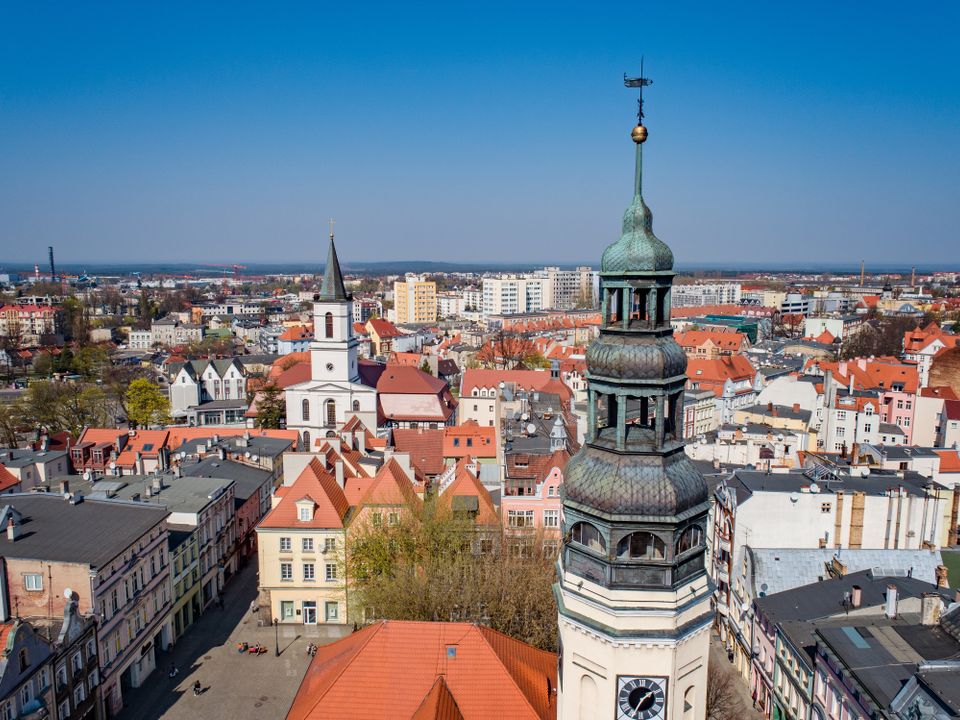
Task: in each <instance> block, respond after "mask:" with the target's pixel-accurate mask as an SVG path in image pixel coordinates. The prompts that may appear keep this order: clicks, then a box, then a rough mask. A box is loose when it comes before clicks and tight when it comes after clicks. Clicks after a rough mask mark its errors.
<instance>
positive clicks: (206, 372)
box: [169, 358, 247, 425]
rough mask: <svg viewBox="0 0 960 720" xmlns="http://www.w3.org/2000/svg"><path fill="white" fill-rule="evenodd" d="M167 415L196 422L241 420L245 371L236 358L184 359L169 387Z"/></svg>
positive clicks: (212, 423)
mask: <svg viewBox="0 0 960 720" xmlns="http://www.w3.org/2000/svg"><path fill="white" fill-rule="evenodd" d="M169 394H170V415H171V417H173V418H174V419H179V420H183V419H187V420H190V421H192V422H194V423H195V424H197V425H223V424H227V425H232V424H237V423H242V422H243V413H244V412H245V411H246V409H247V371H246V370H245V369H244V367H243V365H242V364H241V363H240V362H239V361H238V360H237V359H236V358H224V359H222V360H188V361H187V362H185V363H184V364H183V365H182V366H181V367H180V369H179V370H178V371H177V373H176V375H174V377H173V381H172V382H171V383H170V387H169Z"/></svg>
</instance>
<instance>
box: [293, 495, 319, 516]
mask: <svg viewBox="0 0 960 720" xmlns="http://www.w3.org/2000/svg"><path fill="white" fill-rule="evenodd" d="M314 507H315V505H314V502H313V500H311V499H310V498H308V497H306V498H303V499H302V500H298V501H297V520H299V521H300V522H310V521H311V520H313V510H314Z"/></svg>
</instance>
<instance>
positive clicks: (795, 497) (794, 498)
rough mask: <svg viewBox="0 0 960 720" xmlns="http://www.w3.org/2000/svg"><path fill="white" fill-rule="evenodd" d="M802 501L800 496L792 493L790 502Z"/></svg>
mask: <svg viewBox="0 0 960 720" xmlns="http://www.w3.org/2000/svg"><path fill="white" fill-rule="evenodd" d="M799 499H800V496H799V495H797V494H796V493H790V502H792V503H795V502H797V501H798V500H799Z"/></svg>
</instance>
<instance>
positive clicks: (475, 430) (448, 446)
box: [443, 420, 497, 458]
mask: <svg viewBox="0 0 960 720" xmlns="http://www.w3.org/2000/svg"><path fill="white" fill-rule="evenodd" d="M467 456H471V457H483V458H495V457H496V456H497V428H495V427H482V426H480V425H478V424H477V421H476V420H467V421H466V422H465V423H463V424H462V425H453V426H450V427H446V428H444V429H443V457H445V458H450V457H452V458H461V457H467Z"/></svg>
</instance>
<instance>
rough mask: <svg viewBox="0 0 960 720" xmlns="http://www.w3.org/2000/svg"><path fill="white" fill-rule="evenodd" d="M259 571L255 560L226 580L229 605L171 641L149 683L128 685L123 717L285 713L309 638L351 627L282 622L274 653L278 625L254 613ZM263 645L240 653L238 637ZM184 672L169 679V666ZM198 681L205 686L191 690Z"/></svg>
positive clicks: (232, 718) (230, 719)
mask: <svg viewBox="0 0 960 720" xmlns="http://www.w3.org/2000/svg"><path fill="white" fill-rule="evenodd" d="M256 582H257V569H256V565H255V564H254V563H250V564H248V565H247V567H245V568H244V569H242V570H241V571H240V572H239V573H238V574H237V575H236V576H235V577H234V578H233V580H231V582H230V583H229V584H228V585H227V587H226V590H225V593H224V596H223V598H224V607H223V609H222V610H221V609H219V608H217V606H216V605H213V606H212V607H211V608H210V609H209V610H207V611H206V612H205V613H204V614H203V615H201V616H200V618H199V619H198V620H197V622H196V623H194V624H193V626H191V627H190V628H188V629H187V632H186V634H185V635H184V636H183V637H182V638H181V639H180V641H179V642H178V643H177V644H176V645H175V646H174V648H173V651H172V652H171V653H160V654H159V656H158V658H157V669H156V670H155V671H154V672H153V674H152V675H151V676H150V677H149V678H147V681H146V683H145V684H144V685H143V686H141V687H139V688H136V689H130V688H126V689H125V690H124V709H123V711H122V712H121V713H120V714H119V715H117V716H116V717H117V718H119V719H120V720H153V719H154V718H165V719H169V720H194V719H195V718H197V717H202V718H204V719H205V720H216V719H223V720H243V718H258V719H262V718H281V717H283V716H284V715H285V714H286V712H287V709H288V708H289V706H290V703H291V702H292V701H293V696H294V694H295V693H296V691H297V688H298V687H299V685H300V681H301V679H302V678H303V674H304V672H305V671H306V669H307V665H308V664H309V661H310V657H309V656H308V655H307V653H306V647H307V644H308V643H310V642H314V643H316V644H318V645H322V644H325V643H327V642H331V641H332V640H335V639H337V638H338V637H341V636H342V635H343V634H346V633H349V630H350V629H349V628H344V627H342V626H335V627H333V626H309V627H305V626H303V625H291V626H286V627H284V626H280V627H279V629H278V630H279V632H278V633H277V634H278V635H279V649H280V656H279V657H276V655H275V652H276V644H277V643H276V640H275V633H274V628H273V627H270V626H265V627H260V626H259V625H258V621H259V617H258V616H257V614H255V613H251V612H250V603H251V601H252V600H253V599H254V597H256ZM239 642H247V643H249V644H251V645H252V644H256V643H260V644H262V645H264V646H266V648H267V650H268V651H267V652H266V653H264V654H262V655H259V656H257V655H250V654H247V653H243V654H241V653H239V652H237V649H236V648H237V643H239ZM171 663H173V664H174V665H175V666H176V667H177V669H178V670H179V674H178V675H177V676H176V677H174V678H169V677H168V673H169V670H170V665H171ZM197 680H199V681H200V685H201V687H202V688H203V692H202V693H201V694H200V695H199V696H195V695H194V694H193V690H192V686H193V683H194V682H195V681H197Z"/></svg>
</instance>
